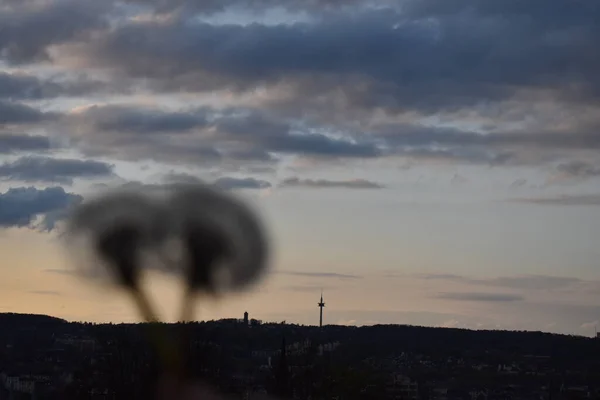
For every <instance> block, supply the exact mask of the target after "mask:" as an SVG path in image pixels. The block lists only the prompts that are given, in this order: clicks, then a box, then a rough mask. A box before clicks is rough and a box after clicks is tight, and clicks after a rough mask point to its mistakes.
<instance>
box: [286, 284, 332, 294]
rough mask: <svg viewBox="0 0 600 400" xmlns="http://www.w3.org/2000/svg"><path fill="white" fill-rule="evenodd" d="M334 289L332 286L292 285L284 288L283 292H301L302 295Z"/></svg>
mask: <svg viewBox="0 0 600 400" xmlns="http://www.w3.org/2000/svg"><path fill="white" fill-rule="evenodd" d="M335 289H336V288H335V287H332V286H319V285H292V286H285V287H284V288H283V290H285V291H289V292H302V293H305V292H306V293H319V292H320V291H321V290H327V291H331V290H335Z"/></svg>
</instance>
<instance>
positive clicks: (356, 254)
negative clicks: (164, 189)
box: [0, 0, 600, 335]
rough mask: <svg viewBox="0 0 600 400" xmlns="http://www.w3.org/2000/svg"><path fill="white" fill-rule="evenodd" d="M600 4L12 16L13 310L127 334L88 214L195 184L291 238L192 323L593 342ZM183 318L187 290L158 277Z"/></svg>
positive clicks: (5, 287)
mask: <svg viewBox="0 0 600 400" xmlns="http://www.w3.org/2000/svg"><path fill="white" fill-rule="evenodd" d="M598 21H600V2H598V1H594V0H580V1H573V0H528V1H525V0H486V1H476V0H378V1H376V2H375V1H374V2H370V1H366V0H286V1H276V0H252V1H251V0H245V1H244V0H0V157H1V163H0V178H1V180H0V226H1V228H2V229H1V230H0V251H1V253H2V265H1V266H0V287H1V290H0V312H27V313H40V314H49V315H54V316H58V317H62V318H66V319H68V320H86V321H96V322H101V321H115V322H117V321H133V320H136V319H137V315H136V313H135V309H134V308H133V307H132V305H131V304H130V302H129V299H127V298H126V297H125V296H123V295H122V294H118V293H117V294H115V293H114V292H113V291H107V290H104V288H100V287H98V286H97V285H96V286H94V285H90V284H88V283H86V282H83V281H81V280H79V279H76V278H75V277H74V276H73V274H72V273H71V270H70V269H69V265H68V263H66V259H67V257H66V255H67V254H68V253H66V252H65V251H64V248H63V247H61V242H60V239H59V236H60V233H61V221H62V220H63V218H64V216H65V211H66V210H67V209H68V208H69V206H70V205H72V204H73V202H78V201H80V200H81V199H85V198H86V197H88V196H90V195H91V194H93V193H96V192H98V191H101V190H105V189H106V188H110V187H119V186H121V185H125V184H128V183H131V182H137V183H144V184H166V183H173V182H188V181H194V180H202V181H205V182H210V183H214V184H215V185H217V186H219V187H222V188H224V189H226V190H231V191H234V192H235V193H236V194H238V195H239V196H243V197H245V198H247V199H248V201H249V202H251V203H253V204H255V205H256V206H257V208H258V209H259V211H260V212H261V214H262V215H263V217H264V218H265V221H266V222H267V226H268V228H269V231H270V233H271V235H272V236H273V237H274V249H275V254H274V257H273V262H272V271H271V273H270V274H269V275H268V277H267V278H266V280H265V281H264V282H263V283H261V284H260V285H258V286H257V287H255V288H253V290H252V291H250V292H248V293H245V294H243V295H237V296H234V297H233V298H227V299H222V300H220V301H218V302H216V301H209V300H206V299H204V300H203V301H202V302H201V303H200V304H201V310H200V311H199V314H198V318H221V317H241V316H242V314H243V312H244V311H248V312H249V313H250V316H251V317H254V318H259V319H263V320H268V321H281V320H286V321H288V322H297V323H303V324H317V323H318V308H317V302H318V299H319V296H320V293H321V290H323V292H324V297H325V302H326V304H327V305H326V308H325V322H326V323H333V324H352V325H354V324H355V325H364V324H376V323H401V324H417V325H427V326H449V327H450V326H451V327H465V328H474V329H528V330H543V331H551V332H562V333H574V334H579V335H593V334H594V329H595V326H596V325H597V324H599V322H598V321H600V270H599V267H600V152H599V149H600V74H599V73H598V71H600V47H598V43H599V41H600V24H598ZM147 284H148V286H149V287H150V290H151V292H152V293H153V295H154V298H155V301H156V302H157V303H158V305H159V306H160V308H161V310H163V311H164V313H165V317H166V318H173V316H174V315H175V310H176V307H177V305H178V300H179V292H178V291H177V289H178V287H177V282H176V281H174V280H173V278H170V277H164V276H149V277H148V282H147Z"/></svg>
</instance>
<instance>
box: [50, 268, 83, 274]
mask: <svg viewBox="0 0 600 400" xmlns="http://www.w3.org/2000/svg"><path fill="white" fill-rule="evenodd" d="M44 272H47V273H49V274H59V275H76V272H75V271H74V270H70V269H54V268H48V269H45V270H44Z"/></svg>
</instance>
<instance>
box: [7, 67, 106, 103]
mask: <svg viewBox="0 0 600 400" xmlns="http://www.w3.org/2000/svg"><path fill="white" fill-rule="evenodd" d="M106 86H108V85H107V84H106V85H105V84H103V83H102V82H100V81H93V80H90V79H87V78H84V77H79V78H73V77H68V78H67V79H63V80H58V79H53V80H52V79H51V80H43V79H40V78H38V77H37V76H35V75H27V74H23V73H19V74H17V73H12V74H9V73H6V72H0V99H2V98H4V99H11V100H39V99H48V98H54V97H59V96H78V95H84V94H94V93H103V92H106V89H107V87H106Z"/></svg>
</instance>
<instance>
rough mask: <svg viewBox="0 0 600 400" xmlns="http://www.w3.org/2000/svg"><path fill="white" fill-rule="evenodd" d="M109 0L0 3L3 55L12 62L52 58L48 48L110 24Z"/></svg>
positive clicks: (1, 50)
mask: <svg viewBox="0 0 600 400" xmlns="http://www.w3.org/2000/svg"><path fill="white" fill-rule="evenodd" d="M108 10H109V2H97V1H93V0H83V1H79V0H54V1H44V2H41V1H23V2H10V4H5V3H3V4H0V26H1V27H2V35H0V58H2V59H4V60H7V61H9V62H12V63H25V62H31V61H44V60H48V59H49V55H48V52H47V48H48V46H50V45H54V44H60V43H64V42H67V41H69V40H74V39H77V38H81V35H82V34H84V33H86V32H89V31H91V30H93V29H95V28H100V27H102V26H106V25H105V22H106V17H107V12H108Z"/></svg>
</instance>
